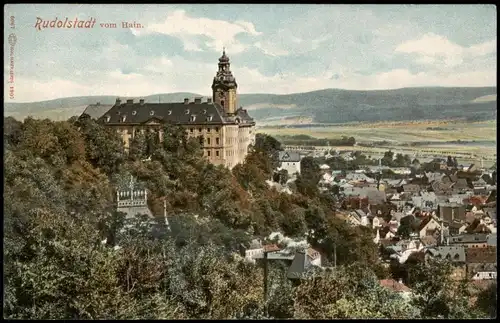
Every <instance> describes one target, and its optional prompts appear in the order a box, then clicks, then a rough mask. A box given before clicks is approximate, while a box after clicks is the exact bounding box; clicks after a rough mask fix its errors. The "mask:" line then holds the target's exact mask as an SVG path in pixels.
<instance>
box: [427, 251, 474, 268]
mask: <svg viewBox="0 0 500 323" xmlns="http://www.w3.org/2000/svg"><path fill="white" fill-rule="evenodd" d="M429 258H435V259H447V260H449V261H450V262H451V263H453V264H454V265H456V266H465V264H466V257H465V247H464V246H437V247H433V248H428V249H426V250H425V259H426V261H427V260H428V259H429Z"/></svg>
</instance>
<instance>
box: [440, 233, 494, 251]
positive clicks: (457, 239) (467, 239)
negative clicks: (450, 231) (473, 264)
mask: <svg viewBox="0 0 500 323" xmlns="http://www.w3.org/2000/svg"><path fill="white" fill-rule="evenodd" d="M448 243H449V244H450V245H461V246H464V247H465V248H486V247H487V246H488V234H485V233H479V234H467V233H465V234H461V235H458V236H451V237H450V238H449V240H448Z"/></svg>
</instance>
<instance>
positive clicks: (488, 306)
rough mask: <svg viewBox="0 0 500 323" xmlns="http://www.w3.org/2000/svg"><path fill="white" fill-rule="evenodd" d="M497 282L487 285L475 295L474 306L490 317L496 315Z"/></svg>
mask: <svg viewBox="0 0 500 323" xmlns="http://www.w3.org/2000/svg"><path fill="white" fill-rule="evenodd" d="M497 304H498V303H497V283H496V282H493V284H490V285H488V287H487V288H486V289H483V290H481V292H479V294H478V296H477V300H476V307H477V308H478V309H479V310H480V311H482V312H483V313H485V314H486V315H487V316H489V317H490V318H495V317H496V316H497Z"/></svg>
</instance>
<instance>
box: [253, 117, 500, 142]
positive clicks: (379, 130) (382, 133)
mask: <svg viewBox="0 0 500 323" xmlns="http://www.w3.org/2000/svg"><path fill="white" fill-rule="evenodd" d="M427 128H434V129H438V130H427ZM496 128H497V125H496V121H485V122H474V123H466V122H453V121H450V122H444V121H432V122H414V123H408V122H390V123H384V122H379V123H363V124H339V125H329V126H325V127H317V126H311V127H302V128H292V127H287V128H278V127H266V128H259V129H258V132H262V133H267V134H269V135H272V136H285V135H298V134H304V135H309V136H311V137H315V138H327V139H338V138H341V137H342V136H347V137H351V136H352V137H354V138H356V141H357V142H373V141H390V142H395V143H408V142H415V141H435V142H446V141H453V140H462V141H472V140H476V141H496Z"/></svg>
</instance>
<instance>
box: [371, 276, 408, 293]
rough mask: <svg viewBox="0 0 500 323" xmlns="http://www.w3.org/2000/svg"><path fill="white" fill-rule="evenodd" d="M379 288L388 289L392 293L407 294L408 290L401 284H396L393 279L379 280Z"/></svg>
mask: <svg viewBox="0 0 500 323" xmlns="http://www.w3.org/2000/svg"><path fill="white" fill-rule="evenodd" d="M379 283H380V286H382V287H385V288H389V289H391V290H392V291H394V292H397V293H402V292H409V291H410V288H409V287H408V286H406V285H405V284H403V283H400V282H397V281H395V280H394V279H381V280H379Z"/></svg>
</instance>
